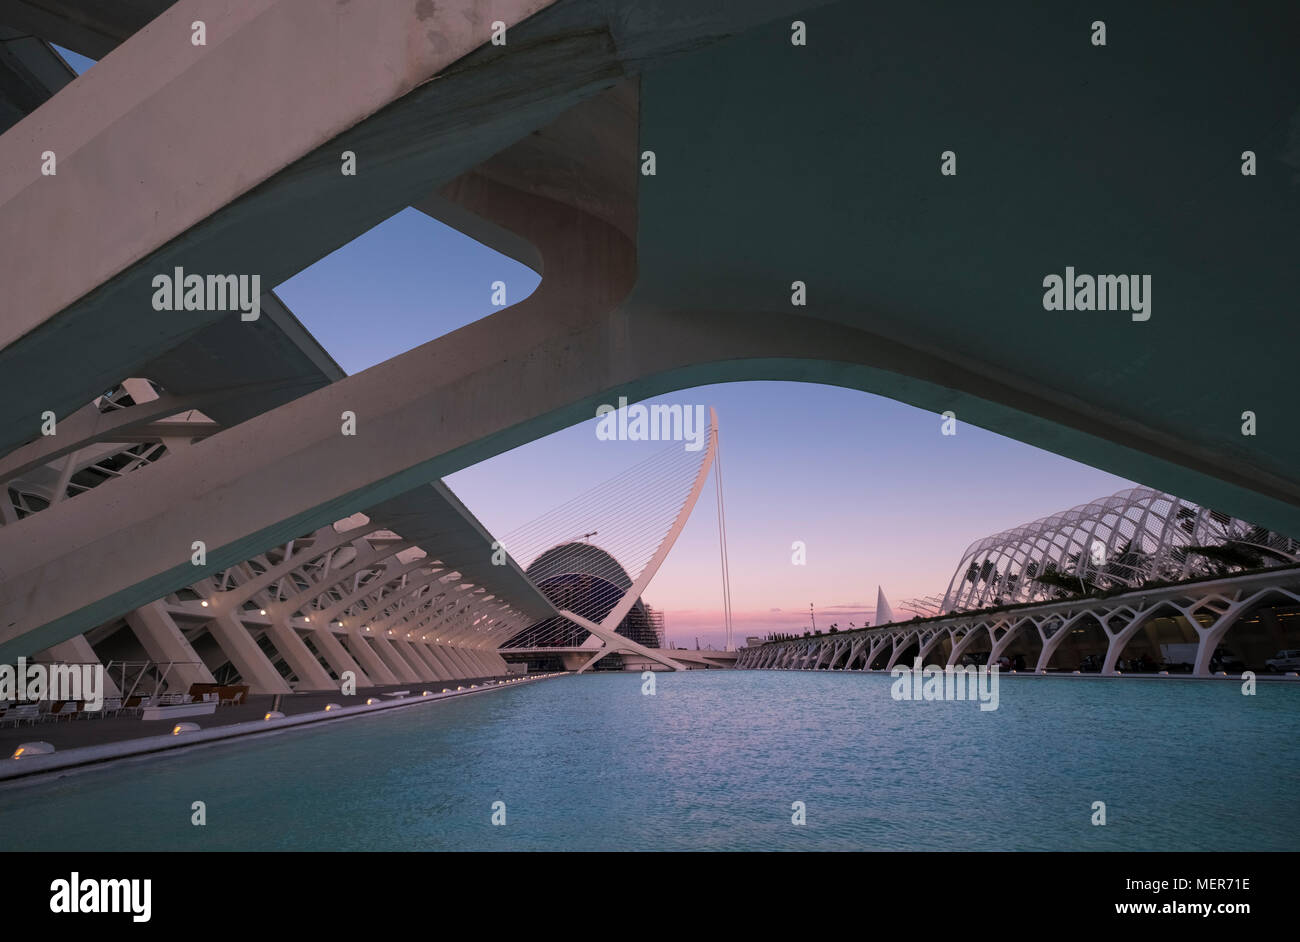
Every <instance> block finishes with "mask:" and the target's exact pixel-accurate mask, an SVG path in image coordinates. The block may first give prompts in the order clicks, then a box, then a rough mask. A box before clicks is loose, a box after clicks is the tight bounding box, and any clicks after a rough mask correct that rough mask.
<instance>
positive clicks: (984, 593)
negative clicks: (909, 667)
mask: <svg viewBox="0 0 1300 942" xmlns="http://www.w3.org/2000/svg"><path fill="white" fill-rule="evenodd" d="M1216 553H1219V554H1225V553H1226V554H1230V555H1235V556H1238V557H1240V558H1242V559H1255V560H1258V565H1260V566H1267V565H1273V564H1283V563H1290V562H1295V561H1296V560H1297V558H1300V543H1297V541H1295V540H1293V539H1290V538H1289V537H1284V536H1280V535H1279V534H1276V533H1273V532H1272V531H1270V530H1267V529H1266V528H1264V527H1259V526H1255V525H1253V524H1250V523H1247V522H1246V521H1244V520H1238V519H1237V518H1235V517H1230V516H1228V515H1227V514H1223V513H1220V512H1218V511H1215V510H1210V509H1208V508H1205V507H1200V506H1197V505H1196V504H1192V503H1188V502H1187V501H1184V500H1180V499H1179V498H1177V497H1174V496H1172V495H1170V494H1165V493H1162V492H1160V491H1156V490H1152V489H1150V488H1146V487H1135V488H1131V489H1129V490H1125V491H1120V492H1119V493H1117V494H1112V495H1111V496H1109V497H1103V498H1101V499H1100V500H1095V501H1092V502H1091V503H1088V504H1081V505H1080V506H1078V507H1073V508H1071V509H1069V510H1066V511H1064V512H1062V513H1058V514H1053V515H1051V516H1049V517H1043V518H1041V519H1039V520H1035V521H1033V522H1032V523H1027V524H1024V525H1023V526H1019V527H1015V528H1014V529H1011V530H1005V531H1003V532H1002V533H995V534H993V535H992V536H988V537H985V538H984V539H982V540H978V541H977V542H975V543H972V544H971V545H970V547H969V548H968V549H967V550H966V552H965V553H963V554H962V558H961V561H960V562H959V563H958V565H957V569H956V571H955V572H954V573H953V577H952V581H951V582H950V583H949V584H948V591H947V592H946V594H945V595H944V599H943V604H942V606H941V610H942V611H944V612H960V611H974V610H977V609H981V608H987V607H991V606H1001V605H1014V604H1019V603H1024V602H1035V601H1045V600H1049V599H1053V598H1059V597H1062V596H1063V595H1065V594H1070V593H1071V589H1072V586H1070V585H1069V583H1068V581H1067V580H1078V582H1079V587H1078V589H1077V590H1074V593H1073V594H1084V593H1087V592H1091V591H1094V590H1097V589H1121V588H1138V587H1140V586H1142V585H1144V584H1146V583H1150V582H1179V581H1183V580H1186V579H1191V578H1198V577H1201V576H1208V575H1214V574H1216V572H1217V570H1216V568H1215V567H1216V555H1215V554H1216ZM1218 558H1222V556H1220V557H1218Z"/></svg>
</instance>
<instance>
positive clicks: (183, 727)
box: [172, 723, 199, 736]
mask: <svg viewBox="0 0 1300 942" xmlns="http://www.w3.org/2000/svg"><path fill="white" fill-rule="evenodd" d="M198 731H199V724H198V723H177V724H176V725H175V726H173V727H172V735H173V736H179V735H180V734H181V733H197V732H198Z"/></svg>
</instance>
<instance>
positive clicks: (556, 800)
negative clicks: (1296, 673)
mask: <svg viewBox="0 0 1300 942" xmlns="http://www.w3.org/2000/svg"><path fill="white" fill-rule="evenodd" d="M655 679H656V681H657V687H658V692H657V694H656V695H655V696H653V697H650V696H643V695H642V693H641V686H642V683H641V679H640V677H639V675H634V674H617V675H595V676H587V675H584V676H581V677H576V676H570V677H563V678H557V679H555V680H549V681H543V682H540V683H537V684H532V685H528V686H524V687H513V688H510V689H508V690H502V691H498V692H493V693H490V694H485V695H481V696H473V697H464V698H458V699H454V700H451V701H448V702H445V703H441V704H429V705H425V706H420V707H416V708H413V709H411V710H402V711H397V712H396V713H394V714H389V715H386V716H382V715H381V716H375V717H366V718H362V719H356V720H347V721H344V722H340V723H338V724H337V725H334V724H330V725H331V727H332V728H329V729H317V730H311V731H306V732H292V733H287V734H284V735H278V736H271V737H267V738H264V739H260V740H255V741H250V742H244V743H236V744H229V745H221V746H214V747H210V748H207V749H202V750H198V751H195V752H193V753H191V754H189V755H187V756H176V757H171V758H164V759H150V760H147V761H136V762H127V763H123V764H119V765H117V766H114V767H111V768H108V769H104V770H99V771H93V772H88V773H82V774H77V775H72V776H67V777H65V778H62V779H59V780H56V781H53V782H47V783H44V784H40V785H36V786H24V787H18V788H7V789H3V790H0V849H4V850H28V849H68V850H80V849H85V850H169V849H181V850H389V849H394V850H478V849H489V850H520V849H524V850H531V849H583V850H597V849H621V850H677V849H715V850H750V849H760V850H761V849H774V850H775V849H783V850H789V849H822V850H856V849H867V850H940V851H942V850H1002V849H1006V850H1075V849H1080V850H1184V849H1188V850H1193V849H1195V850H1245V849H1270V850H1283V849H1286V850H1289V849H1291V848H1292V847H1293V846H1294V828H1293V826H1292V822H1293V820H1294V816H1295V815H1294V811H1295V794H1296V787H1297V785H1298V784H1300V736H1298V735H1297V733H1298V732H1300V723H1297V717H1300V686H1297V685H1293V684H1261V685H1260V687H1259V692H1258V694H1257V695H1256V696H1254V697H1246V696H1242V694H1241V692H1240V688H1239V686H1238V685H1236V684H1228V683H1194V682H1192V683H1189V682H1180V681H1174V682H1169V681H1140V680H1131V681H1125V680H1119V681H1111V680H1101V679H1090V678H1079V679H1066V678H1034V677H1004V678H1002V682H1001V691H1000V692H1001V703H1000V708H999V709H998V710H996V711H992V712H981V711H980V710H979V708H978V704H977V703H973V702H961V703H942V702H932V703H925V702H922V703H915V702H899V701H895V700H893V699H892V698H891V697H890V695H889V685H890V679H889V677H888V675H882V674H865V675H864V674H829V673H822V672H802V673H782V672H767V671H716V672H714V671H709V672H704V671H698V672H695V671H693V672H690V673H684V674H657V675H656V678H655ZM196 800H201V801H204V802H206V804H207V825H206V826H205V827H195V826H193V825H192V824H191V823H190V816H191V813H192V812H191V810H190V807H191V804H192V802H194V801H196ZM496 801H504V802H505V803H506V820H507V824H506V826H504V827H499V826H493V825H492V824H491V820H490V819H491V814H492V804H493V803H494V802H496ZM795 801H802V802H804V803H805V805H806V808H807V824H806V825H805V826H802V827H797V826H794V825H793V824H791V814H792V812H791V804H792V803H793V802H795ZM1094 801H1104V802H1105V803H1106V809H1107V824H1106V826H1104V827H1095V826H1093V825H1091V823H1090V818H1091V815H1092V810H1091V809H1092V803H1093V802H1094Z"/></svg>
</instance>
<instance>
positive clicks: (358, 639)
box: [348, 628, 401, 686]
mask: <svg viewBox="0 0 1300 942" xmlns="http://www.w3.org/2000/svg"><path fill="white" fill-rule="evenodd" d="M348 643H349V646H350V648H351V651H352V654H353V655H354V656H355V657H356V659H357V660H358V661H360V662H361V663H362V664H363V665H365V668H366V673H367V674H368V675H370V681H371V683H373V684H375V685H376V686H378V685H380V684H396V683H401V681H399V680H398V678H397V675H396V674H394V673H393V672H392V671H391V670H390V669H389V667H388V665H387V664H386V663H385V662H384V660H383V658H381V657H380V656H379V654H378V653H377V652H376V651H375V649H374V648H373V647H371V645H370V639H369V637H368V636H367V635H366V633H365V632H363V631H362V630H361V629H360V628H351V629H349V630H348ZM357 682H358V683H360V680H358V681H357Z"/></svg>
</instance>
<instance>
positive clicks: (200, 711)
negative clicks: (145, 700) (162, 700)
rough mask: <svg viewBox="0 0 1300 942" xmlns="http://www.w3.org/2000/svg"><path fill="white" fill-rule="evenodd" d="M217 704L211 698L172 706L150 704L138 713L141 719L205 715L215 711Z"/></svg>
mask: <svg viewBox="0 0 1300 942" xmlns="http://www.w3.org/2000/svg"><path fill="white" fill-rule="evenodd" d="M216 712H217V705H216V704H215V703H213V702H212V701H211V700H208V701H206V702H204V701H199V702H198V703H177V704H174V705H172V706H150V707H145V708H144V710H143V711H141V713H140V719H142V720H166V719H171V718H172V717H173V716H206V715H207V714H209V713H216Z"/></svg>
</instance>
